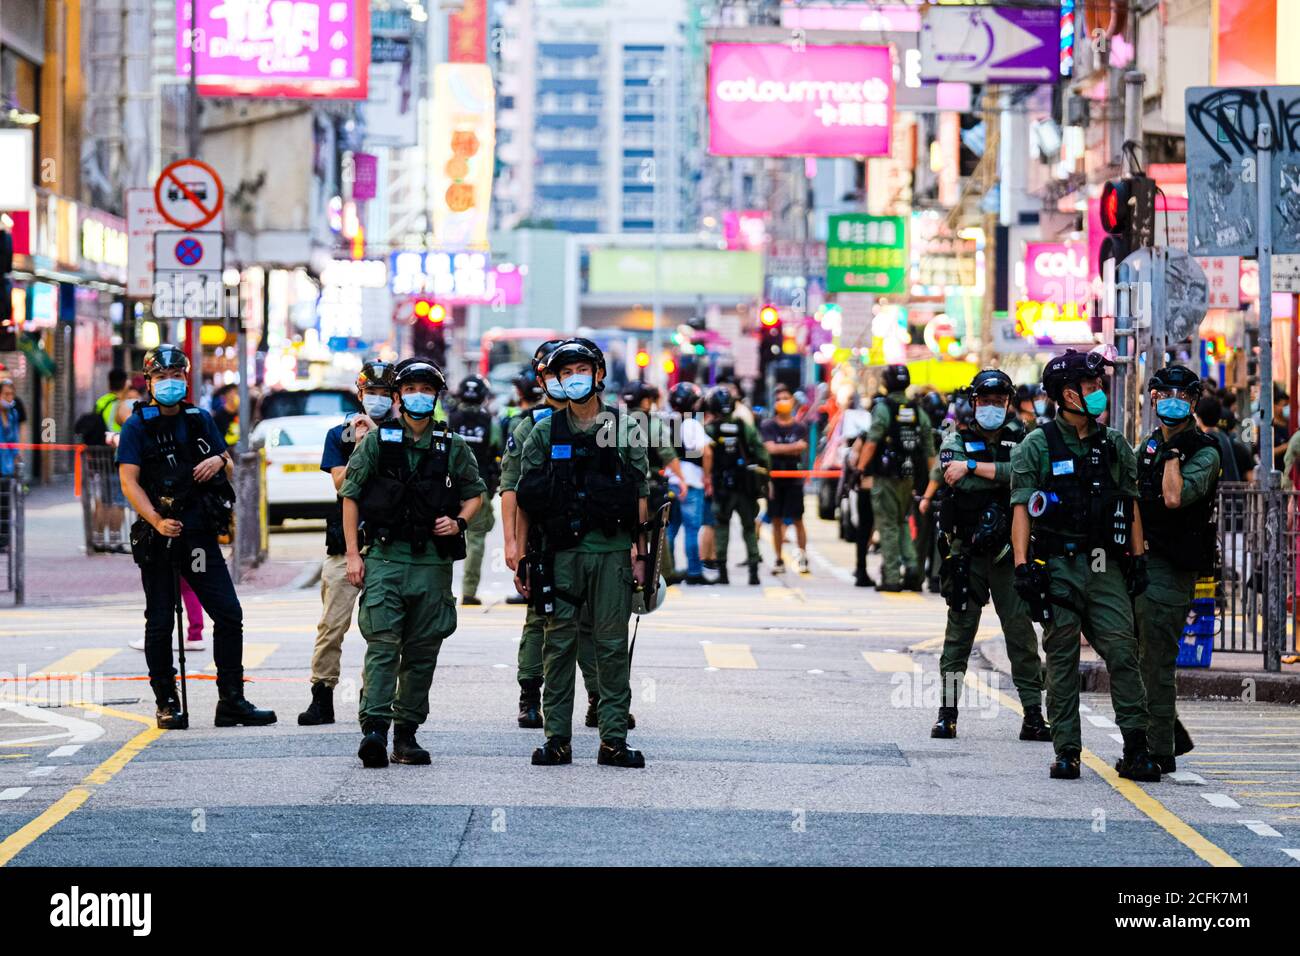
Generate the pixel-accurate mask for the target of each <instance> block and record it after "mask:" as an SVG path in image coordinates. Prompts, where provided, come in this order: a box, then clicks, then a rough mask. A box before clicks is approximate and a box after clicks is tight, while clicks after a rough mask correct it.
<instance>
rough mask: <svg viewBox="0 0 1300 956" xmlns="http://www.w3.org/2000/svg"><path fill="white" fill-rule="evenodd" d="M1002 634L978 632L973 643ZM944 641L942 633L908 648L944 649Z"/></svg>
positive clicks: (911, 649) (915, 649)
mask: <svg viewBox="0 0 1300 956" xmlns="http://www.w3.org/2000/svg"><path fill="white" fill-rule="evenodd" d="M1001 635H1002V632H1001V631H985V632H977V633H976V635H975V640H974V641H973V642H972V643H974V644H980V643H982V642H984V641H991V640H993V638H995V637H1000V636H1001ZM943 642H944V635H942V634H940V635H939V636H938V637H930V638H926V639H925V640H924V641H921V642H920V643H918V644H911V645H909V646H908V648H907V649H908V650H909V651H937V650H942V649H943Z"/></svg>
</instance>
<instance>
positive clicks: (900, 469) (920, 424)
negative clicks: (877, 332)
mask: <svg viewBox="0 0 1300 956" xmlns="http://www.w3.org/2000/svg"><path fill="white" fill-rule="evenodd" d="M911 383H912V379H911V375H910V374H909V373H908V371H907V366H906V365H891V366H889V367H888V368H886V369H885V374H884V381H883V384H884V387H885V397H884V398H883V399H881V400H880V401H877V402H876V404H875V406H874V407H873V408H872V409H871V427H870V428H869V429H868V430H867V440H866V443H865V444H863V446H862V450H861V451H860V452H859V454H858V463H857V469H858V471H859V473H862V474H869V475H872V476H873V477H872V483H871V509H872V511H873V512H874V513H875V519H876V530H877V531H879V532H880V557H881V568H880V584H879V586H878V587H877V590H879V591H902V590H903V589H904V588H906V589H908V590H912V591H919V590H921V580H922V579H921V563H920V561H919V560H918V559H917V555H916V544H915V542H914V541H913V540H912V531H911V528H910V526H909V525H908V523H907V513H908V511H909V510H911V507H912V494H913V492H914V491H915V482H916V476H917V475H918V474H922V473H924V472H925V471H928V470H929V469H931V468H933V467H934V430H933V428H932V427H931V425H930V420H929V418H928V417H927V416H926V415H925V414H924V412H922V410H921V409H920V408H919V407H918V405H917V403H916V402H910V401H908V400H907V395H906V391H907V387H908V386H909V385H910V384H911ZM900 565H901V566H902V567H903V574H902V576H901V577H900V575H899V566H900Z"/></svg>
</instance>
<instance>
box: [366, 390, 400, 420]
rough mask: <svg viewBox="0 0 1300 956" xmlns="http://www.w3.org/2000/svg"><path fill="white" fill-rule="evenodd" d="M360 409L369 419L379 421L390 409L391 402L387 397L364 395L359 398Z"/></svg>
mask: <svg viewBox="0 0 1300 956" xmlns="http://www.w3.org/2000/svg"><path fill="white" fill-rule="evenodd" d="M361 407H362V408H364V409H365V410H366V414H367V415H369V416H370V417H371V418H374V419H380V418H383V417H384V416H385V415H387V414H388V412H389V411H390V410H391V409H392V407H393V400H392V399H391V398H389V397H388V396H387V395H364V396H362V398H361Z"/></svg>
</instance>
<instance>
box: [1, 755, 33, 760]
mask: <svg viewBox="0 0 1300 956" xmlns="http://www.w3.org/2000/svg"><path fill="white" fill-rule="evenodd" d="M30 756H31V754H0V760H22V759H23V758H24V757H30Z"/></svg>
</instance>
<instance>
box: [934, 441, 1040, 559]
mask: <svg viewBox="0 0 1300 956" xmlns="http://www.w3.org/2000/svg"><path fill="white" fill-rule="evenodd" d="M958 434H959V435H960V436H961V439H962V445H963V447H964V449H965V452H966V457H967V458H968V459H970V460H971V461H975V462H991V463H994V464H1002V463H1006V462H1009V461H1011V453H1012V452H1013V451H1014V450H1015V448H1016V446H1017V445H1019V444H1020V442H1021V441H1023V440H1024V437H1025V433H1024V430H1023V429H1022V428H1021V427H1020V425H1019V424H1018V423H1016V422H1012V423H1010V424H1007V425H1004V426H1003V427H1002V428H999V429H998V431H997V432H996V433H995V434H994V436H993V437H992V438H987V439H986V438H984V437H983V436H982V435H981V434H980V433H979V432H977V431H975V430H974V429H973V428H972V429H966V428H963V429H961V430H960V431H959V432H958ZM948 457H949V456H947V455H945V454H944V453H943V452H940V458H939V461H940V465H941V466H942V465H946V464H948V461H947V460H945V458H948ZM949 460H951V459H949ZM944 488H945V491H944V495H943V499H942V503H941V505H940V510H939V529H940V530H941V531H943V532H944V533H945V534H949V535H952V536H953V537H955V538H957V539H958V540H960V541H962V542H963V543H965V544H968V545H969V544H972V543H974V541H975V539H976V537H977V536H978V537H979V538H980V542H979V543H980V549H979V550H980V551H981V552H986V551H988V550H997V549H1000V548H1001V547H1002V546H1003V545H1004V544H1006V543H1007V542H1009V541H1010V540H1011V486H1010V485H1009V484H1008V485H999V486H998V487H996V488H981V489H979V490H978V491H967V490H962V489H958V488H957V487H954V486H949V485H947V484H945V485H944Z"/></svg>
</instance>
